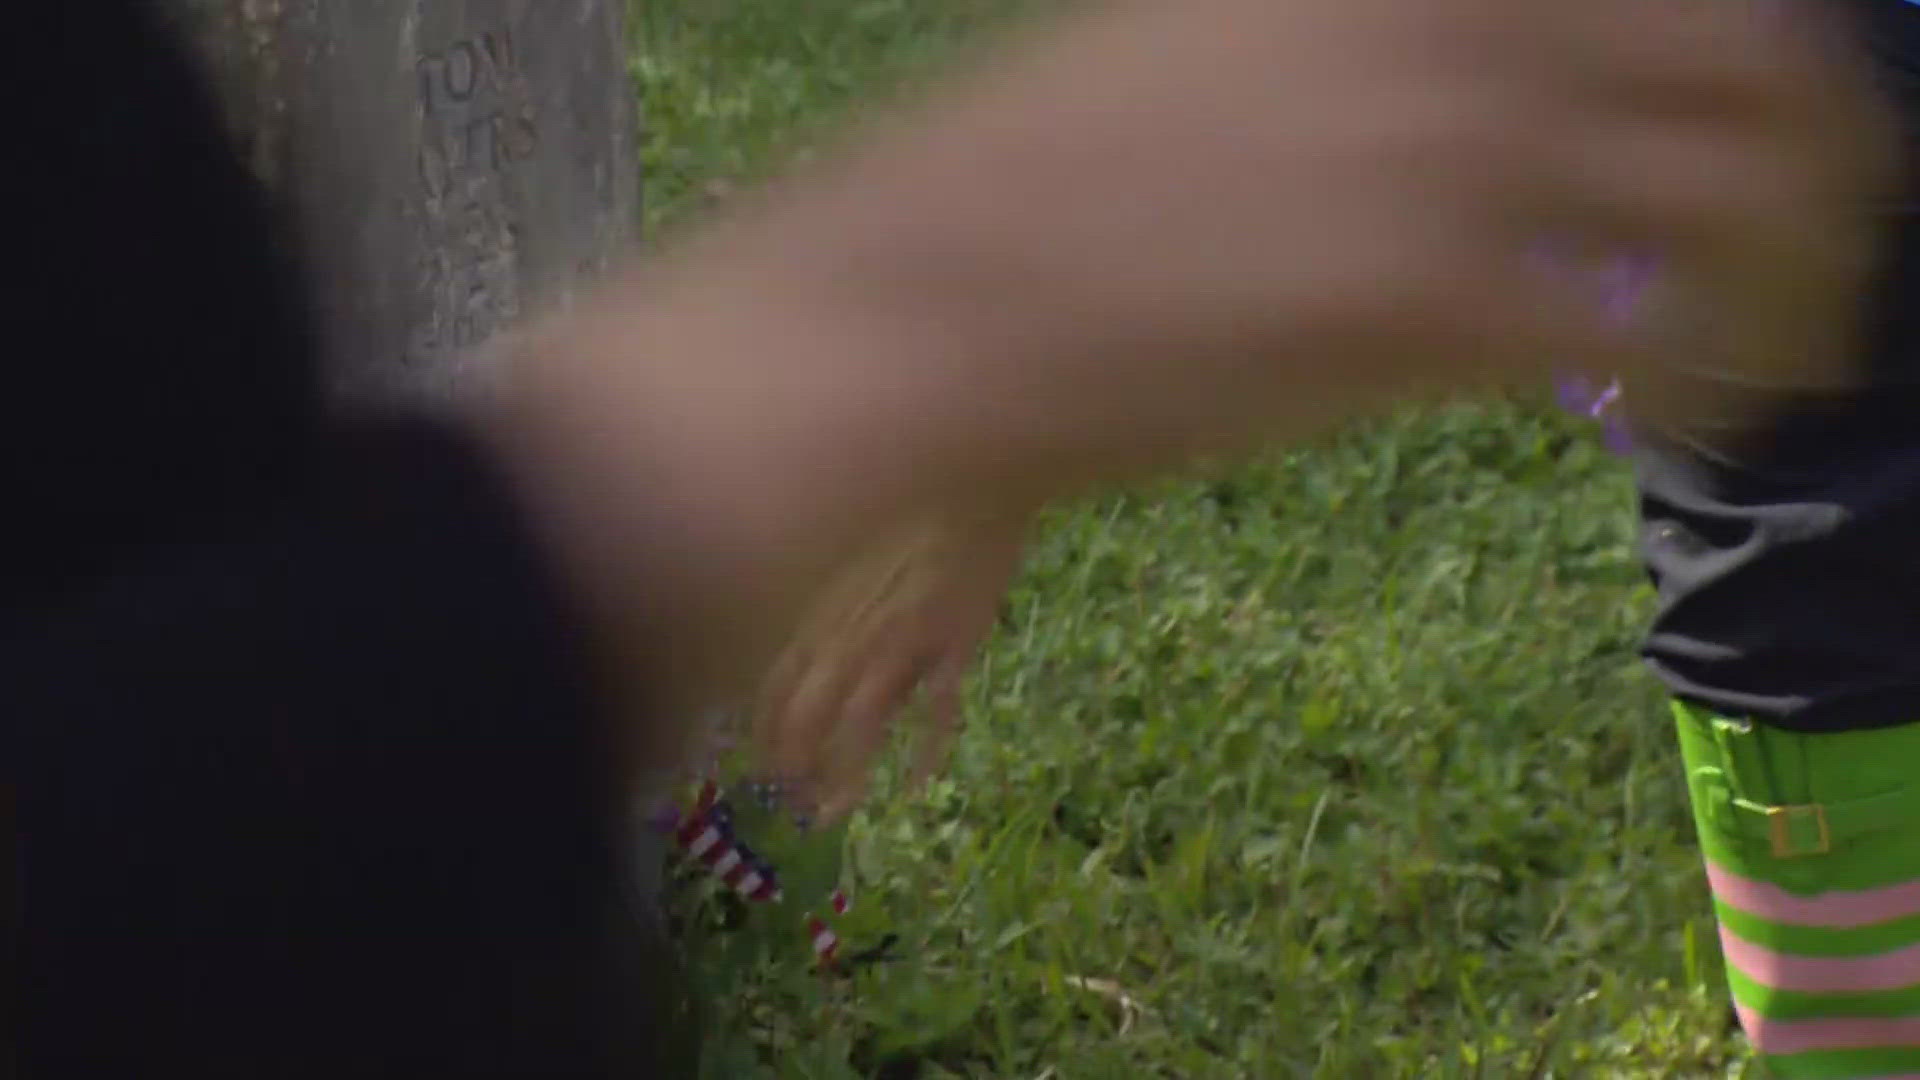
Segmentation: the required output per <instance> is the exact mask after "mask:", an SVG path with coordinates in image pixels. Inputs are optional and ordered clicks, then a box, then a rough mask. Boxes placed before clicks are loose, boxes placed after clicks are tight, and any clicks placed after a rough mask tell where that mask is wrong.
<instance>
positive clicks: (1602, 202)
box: [492, 0, 1882, 774]
mask: <svg viewBox="0 0 1920 1080" xmlns="http://www.w3.org/2000/svg"><path fill="white" fill-rule="evenodd" d="M1761 13H1763V12H1762V9H1760V8H1759V7H1758V5H1755V6H1753V7H1751V8H1750V7H1749V6H1748V5H1743V4H1737V3H1735V4H1725V3H1721V4H1699V5H1688V4H1674V3H1671V2H1667V0H1619V2H1617V3H1614V4H1611V5H1607V6H1606V7H1605V9H1604V10H1598V9H1592V8H1590V7H1589V6H1584V5H1559V4H1539V3H1537V2H1533V0H1461V2H1457V3H1449V4H1444V5H1436V4H1432V3H1430V2H1429V0H1345V2H1343V3H1340V4H1324V3H1317V2H1313V0H1279V2H1275V0H1192V2H1187V3H1180V4H1174V3H1152V2H1144V0H1135V2H1116V3H1110V4H1106V5H1100V6H1097V8H1096V9H1095V10H1094V11H1093V12H1092V13H1090V14H1088V15H1085V16H1082V17H1080V18H1078V19H1076V20H1074V21H1071V22H1069V23H1068V24H1066V25H1064V26H1063V27H1061V28H1060V29H1059V30H1058V31H1056V32H1053V33H1050V34H1047V35H1041V36H1037V37H1036V38H1034V39H1033V40H1032V42H1030V43H1029V44H1028V45H1027V46H1026V47H1025V48H1024V49H1023V50H1021V51H1019V52H1017V53H1015V54H1012V55H1009V56H1007V57H1005V58H1003V59H1002V60H1001V61H1000V62H999V64H998V65H997V66H994V67H990V68H989V69H988V70H986V71H984V72H981V73H979V75H978V77H976V78H974V79H972V80H968V81H962V82H960V83H958V84H956V85H954V86H952V87H949V88H947V89H946V90H945V91H944V92H942V93H938V94H935V95H933V96H932V97H931V98H930V100H929V101H928V102H927V103H926V104H925V105H924V106H922V107H921V108H920V109H918V110H917V111H915V112H913V113H911V114H907V115H903V116H898V117H892V118H888V119H886V120H885V121H884V122H881V123H878V124H876V125H874V127H873V129H872V130H871V131H869V132H868V133H867V137H866V138H864V139H862V140H857V141H855V142H854V143H853V144H852V145H851V146H850V147H848V148H847V149H846V150H845V151H844V152H843V153H842V154H840V155H838V156H834V157H829V158H828V159H827V160H826V161H825V162H824V163H823V164H821V165H818V166H815V167H814V168H813V169H811V171H809V172H807V173H805V174H802V175H798V176H795V177H791V178H789V180H788V181H787V182H786V183H785V184H784V185H783V186H782V187H780V188H778V189H777V190H774V191H772V192H769V193H767V194H765V195H764V196H763V197H761V198H760V199H759V200H758V201H757V202H755V203H753V204H752V205H750V206H748V207H747V208H745V209H744V210H743V211H742V212H740V213H739V214H737V215H736V216H735V217H734V218H733V219H732V220H731V221H728V222H725V223H723V224H721V225H720V226H719V227H718V228H716V229H714V230H713V231H711V232H710V233H709V234H708V235H706V236H705V237H704V238H702V239H700V240H699V241H697V242H695V243H693V244H691V245H689V246H687V247H685V248H683V249H681V250H679V251H677V252H674V253H671V254H669V255H668V256H667V257H665V258H664V259H662V260H659V261H657V262H655V263H653V264H651V265H649V266H648V267H646V268H645V269H643V270H639V271H636V272H635V273H634V274H633V276H631V277H630V278H628V279H627V280H625V281H623V282H620V283H618V284H616V285H614V286H613V287H611V288H610V289H608V290H606V292H605V293H604V294H603V295H602V296H601V297H600V299H599V300H598V301H597V302H595V303H593V304H590V305H588V306H587V307H586V308H584V309H582V310H579V311H576V312H575V313H574V314H573V315H571V316H569V317H567V318H566V319H563V320H559V321H556V322H554V323H552V324H550V325H549V326H548V327H547V328H546V329H545V330H544V331H543V332H540V333H536V334H535V335H534V336H533V337H532V339H531V341H530V344H529V346H528V350H527V353H526V357H525V362H524V363H523V364H522V367H521V372H520V375H521V382H520V384H519V386H518V388H517V391H516V393H515V394H514V395H511V396H510V401H509V405H508V410H507V412H506V413H504V414H503V415H502V417H501V418H497V419H496V420H495V421H493V422H492V430H494V431H495V432H496V434H497V437H498V441H499V443H500V445H501V446H503V447H505V448H506V450H505V452H506V454H507V457H508V458H509V460H511V461H513V462H515V463H516V464H517V467H518V469H519V474H520V475H521V477H522V478H523V485H522V486H523V490H524V491H525V493H526V497H527V498H528V499H529V500H530V501H531V503H532V504H533V505H534V506H536V507H537V508H538V510H539V518H540V520H542V521H543V522H545V523H546V526H547V529H548V535H549V536H550V537H551V539H552V541H553V543H554V544H555V546H556V550H558V551H560V552H562V554H563V562H564V564H565V565H566V566H567V567H569V568H570V569H571V571H572V573H573V575H574V580H575V581H576V584H577V586H578V587H579V589H580V590H581V592H582V594H583V595H585V596H588V597H590V598H591V600H592V602H593V603H594V604H595V605H596V607H597V609H598V614H599V616H600V617H601V619H602V622H603V624H604V626H605V627H607V628H608V632H607V634H606V635H605V636H604V643H605V646H606V650H607V659H608V665H609V671H610V672H611V673H612V675H613V677H614V678H616V679H619V678H621V677H622V675H623V665H625V664H627V663H630V662H631V660H630V658H632V657H636V656H642V655H654V656H656V658H657V663H656V664H655V665H654V666H653V667H654V669H653V670H650V671H648V672H647V673H646V674H647V675H648V676H664V677H665V678H666V679H667V681H668V682H669V683H670V684H672V685H674V686H675V687H676V688H677V689H678V690H679V691H680V692H682V693H683V694H685V695H686V696H687V698H688V699H689V700H697V699H700V698H702V697H703V696H705V695H707V694H710V693H712V692H715V691H722V690H728V691H730V690H737V689H738V688H739V686H740V685H742V684H743V683H745V682H749V681H751V679H752V678H753V677H755V676H756V675H757V673H758V672H759V670H760V668H761V665H763V664H764V662H765V660H766V657H767V655H768V654H769V652H770V651H771V650H772V649H773V648H774V647H776V646H777V645H778V644H779V643H780V642H781V641H782V640H783V639H784V637H785V636H786V635H787V634H788V633H790V631H791V630H792V628H793V626H794V625H795V621H796V619H797V618H798V613H799V611H800V610H801V608H802V606H803V603H804V600H805V598H806V594H807V590H808V588H809V587H810V585H811V584H812V583H813V582H815V581H816V580H818V579H819V578H820V577H821V575H822V574H823V573H824V572H826V571H827V570H829V569H830V568H831V567H832V566H834V565H835V564H836V562H837V561H838V560H839V559H841V558H842V557H843V556H844V555H845V553H846V552H847V551H848V550H849V549H850V548H851V547H852V546H853V545H854V544H855V543H856V542H857V541H859V540H860V539H861V538H863V537H866V536H869V535H872V534H874V533H875V532H877V531H879V530H883V529H885V528H888V527H890V526H891V525H892V524H895V523H899V522H902V521H905V520H909V519H911V518H912V517H913V516H914V515H916V514H919V513H921V512H924V511H927V510H929V509H939V510H943V511H945V510H952V509H956V508H957V509H959V510H961V511H962V512H968V513H972V512H986V513H996V514H1018V513H1020V512H1022V511H1023V510H1026V509H1030V508H1031V507H1032V506H1034V505H1036V504H1037V503H1039V502H1040V501H1042V500H1045V499H1048V498H1051V497H1055V496H1058V495H1063V494H1067V493H1070V492H1073V491H1076V490H1080V489H1082V488H1084V487H1085V486H1086V485H1088V484H1090V483H1093V482H1096V481H1099V480H1105V479H1112V478H1120V477H1126V476H1130V475H1136V474H1138V473H1141V472H1143V471H1146V470H1151V469H1155V468H1161V467H1166V466H1169V465H1173V464H1176V463H1178V462H1180V461H1182V460H1184V459H1186V458H1187V457H1189V456H1190V455H1192V454H1194V453H1196V452H1201V451H1205V452H1231V451H1236V450H1241V449H1244V448H1247V447H1249V446H1251V445H1254V444H1256V443H1258V442H1260V441H1262V440H1270V439H1298V438H1301V437H1304V436H1307V435H1310V434H1313V433H1317V432H1320V431H1323V430H1325V429H1326V428H1328V427H1329V426H1330V425H1333V424H1337V423H1340V422H1342V421H1343V420H1345V419H1347V418H1349V417H1351V416H1353V415H1355V414H1356V413H1359V412H1362V411H1365V410H1368V409H1373V408H1378V407H1380V406H1382V405H1384V404H1386V403H1388V402H1390V401H1393V400H1396V399H1399V398H1402V397H1404V396H1406V395H1408V394H1413V393H1420V392H1425V391H1433V390H1456V389H1471V388H1474V387H1484V386H1488V385H1491V384H1493V383H1496V382H1500V381H1503V380H1508V379H1513V378H1521V377H1526V378H1531V377H1534V376H1536V375H1538V374H1541V373H1543V372H1544V371H1545V370H1546V369H1547V367H1548V366H1549V365H1573V366H1582V367H1588V368H1593V369H1604V370H1610V371H1615V372H1619V373H1621V374H1622V375H1624V376H1626V377H1628V378H1630V379H1634V380H1639V381H1640V382H1641V383H1642V384H1643V385H1641V386H1640V387H1639V392H1638V393H1637V396H1636V400H1637V401H1638V402H1639V403H1640V404H1641V405H1642V407H1655V408H1658V407H1662V406H1666V407H1671V408H1674V409H1681V410H1689V409H1698V408H1701V407H1704V406H1706V405H1708V404H1711V403H1709V402H1707V401H1705V400H1704V399H1702V398H1700V397H1698V396H1697V394H1695V393H1694V388H1693V387H1691V386H1690V385H1689V384H1687V383H1686V382H1685V381H1684V380H1682V379H1679V378H1676V377H1672V376H1671V375H1670V369H1671V365H1672V364H1673V362H1674V361H1676V360H1682V359H1695V358H1697V357H1698V355H1700V354H1701V353H1702V352H1703V351H1711V353H1712V355H1713V357H1714V359H1715V362H1716V363H1717V364H1718V365H1719V366H1721V367H1723V368H1729V369H1732V370H1737V371H1742V372H1746V373H1748V374H1750V375H1752V376H1753V377H1754V378H1755V379H1756V380H1758V381H1760V382H1763V383H1767V384H1771V385H1779V386H1790V385H1792V384H1794V383H1796V382H1800V381H1804V380H1808V379H1829V378H1833V377H1837V372H1838V368H1839V367H1840V366H1841V363H1842V358H1844V357H1845V356H1846V355H1847V352H1846V350H1845V349H1844V347H1843V342H1844V339H1845V337H1846V336H1847V334H1848V332H1849V331H1850V327H1849V326H1848V325H1847V318H1846V314H1845V313H1846V312H1848V311H1850V310H1851V306H1852V305H1851V292H1852V290H1853V288H1854V287H1855V285H1856V283H1857V280H1858V278H1859V276H1860V273H1861V271H1862V270H1863V268H1864V266H1865V263H1866V256H1867V254H1868V252H1867V242H1866V239H1865V238H1866V237H1867V236H1868V235H1869V230H1868V228H1867V226H1866V220H1865V219H1866V212H1865V205H1866V202H1867V198H1868V195H1869V194H1870V192H1871V190H1872V185H1874V184H1875V183H1877V182H1878V181H1879V179H1880V174H1881V171H1882V170H1881V168H1880V161H1879V154H1880V150H1881V146H1880V142H1879V140H1878V139H1877V135H1878V125H1877V117H1876V115H1875V114H1874V113H1873V112H1872V111H1871V110H1870V109H1869V108H1868V107H1867V106H1866V104H1865V102H1866V98H1865V95H1864V94H1863V93H1862V92H1861V89H1860V79H1859V78H1857V76H1856V73H1855V72H1854V71H1853V70H1852V68H1851V67H1850V66H1849V64H1848V62H1847V60H1848V58H1845V57H1842V56H1840V55H1839V54H1837V53H1836V52H1835V51H1834V50H1830V49H1827V48H1825V47H1824V45H1823V44H1822V43H1823V42H1824V40H1825V39H1824V38H1823V36H1822V35H1819V34H1810V33H1808V32H1807V30H1808V27H1806V26H1800V25H1789V23H1791V22H1792V21H1793V20H1789V19H1786V18H1784V17H1780V16H1782V15H1783V11H1782V10H1781V9H1776V8H1771V7H1769V8H1766V9H1764V14H1766V15H1767V16H1768V17H1767V18H1757V17H1756V15H1757V14H1761ZM1543 237H1554V238H1559V239H1562V240H1567V241H1571V242H1573V243H1575V244H1584V245H1588V246H1590V247H1591V248H1592V249H1593V250H1595V251H1600V252H1607V251H1617V250H1623V249H1625V250H1642V251H1646V250H1650V251H1656V252H1658V253H1659V254H1660V256H1661V257H1662V259H1663V267H1664V274H1665V276H1664V277H1663V279H1662V281H1661V282H1660V289H1659V292H1658V294H1657V295H1656V296H1655V298H1654V299H1655V303H1654V305H1653V307H1652V308H1651V314H1650V316H1649V318H1648V321H1647V322H1646V323H1645V324H1644V325H1642V326H1640V327H1637V328H1630V329H1627V330H1623V329H1621V328H1620V327H1617V326H1614V325H1611V324H1609V323H1608V322H1607V321H1606V320H1605V319H1604V318H1603V317H1602V312H1601V311H1600V309H1599V305H1598V304H1595V303H1592V302H1591V300H1592V298H1591V297H1587V296H1584V295H1581V294H1580V293H1579V292H1578V291H1577V289H1576V288H1574V287H1573V285H1572V284H1571V283H1570V282H1568V281H1565V280H1560V279H1556V278H1555V277H1553V276H1552V275H1549V274H1545V273H1542V272H1540V268H1539V266H1537V265H1536V264H1535V263H1534V262H1533V261H1531V259H1530V257H1529V253H1530V251H1531V250H1532V249H1533V247H1534V245H1535V244H1536V242H1537V241H1538V240H1540V239H1541V238H1543ZM1743 404H1751V403H1743ZM642 518H644V520H642ZM642 545H645V547H644V549H643V548H642ZM643 554H644V555H645V556H646V558H640V557H639V556H641V555H643ZM642 567H644V568H645V569H644V570H643V569H641V568H642ZM663 631H664V632H666V633H665V637H666V638H667V639H668V642H669V644H670V645H671V649H670V651H669V652H668V654H667V655H665V656H664V657H661V656H660V655H659V654H658V652H657V650H654V651H652V652H650V651H649V650H647V649H643V648H640V647H639V645H640V643H641V642H642V641H646V642H648V643H650V644H656V645H657V644H658V642H659V640H660V639H661V637H662V636H663V633H662V632H663ZM662 665H664V666H662ZM763 734H764V735H765V736H766V746H765V747H764V749H765V750H766V752H767V753H768V754H769V755H770V756H771V757H772V758H773V760H774V761H775V763H776V764H779V765H783V766H786V767H788V768H790V769H791V770H792V771H794V772H796V773H799V774H807V773H812V772H817V771H818V770H819V769H820V768H821V762H820V760H819V755H820V754H821V753H823V752H824V751H822V750H821V747H824V746H826V745H828V744H829V743H830V742H831V741H832V740H829V739H826V738H824V733H823V732H820V731H818V730H815V729H814V728H813V727H811V726H809V725H801V724H796V725H784V724H781V723H779V722H778V721H777V720H776V722H775V723H773V724H772V725H771V726H770V727H769V728H768V729H767V730H766V731H764V732H763Z"/></svg>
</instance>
